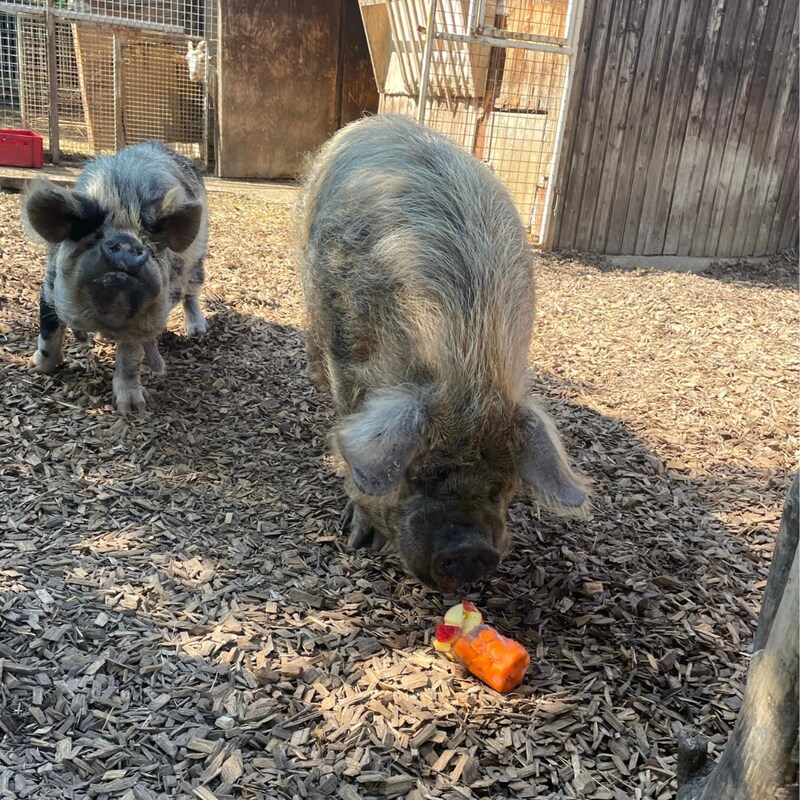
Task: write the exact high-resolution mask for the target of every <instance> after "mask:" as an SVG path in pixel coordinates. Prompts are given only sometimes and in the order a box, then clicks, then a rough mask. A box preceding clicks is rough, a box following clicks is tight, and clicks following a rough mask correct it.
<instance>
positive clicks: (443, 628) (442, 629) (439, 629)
mask: <svg viewBox="0 0 800 800" xmlns="http://www.w3.org/2000/svg"><path fill="white" fill-rule="evenodd" d="M460 632H461V628H459V627H457V626H456V625H437V626H436V641H437V642H452V641H453V640H454V639H457V638H458V634H459V633H460Z"/></svg>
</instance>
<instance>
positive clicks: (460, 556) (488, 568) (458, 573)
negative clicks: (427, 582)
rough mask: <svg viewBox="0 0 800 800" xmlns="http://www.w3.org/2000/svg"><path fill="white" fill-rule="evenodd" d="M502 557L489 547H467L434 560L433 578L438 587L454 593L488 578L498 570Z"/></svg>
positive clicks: (456, 549)
mask: <svg viewBox="0 0 800 800" xmlns="http://www.w3.org/2000/svg"><path fill="white" fill-rule="evenodd" d="M499 563H500V555H499V554H498V552H497V551H496V550H495V549H494V548H493V547H489V545H481V544H478V545H465V546H462V547H455V548H453V549H452V550H448V551H447V552H446V553H441V554H440V555H438V556H436V557H435V558H434V559H433V567H432V570H431V573H432V577H433V579H434V580H435V581H436V584H437V586H439V588H440V589H443V590H445V591H452V590H453V589H457V588H458V587H460V586H465V585H467V584H470V583H476V582H477V581H480V580H483V579H484V578H488V577H489V576H490V575H491V574H492V573H493V572H494V571H495V569H497V565H498V564H499Z"/></svg>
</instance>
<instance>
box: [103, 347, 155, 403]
mask: <svg viewBox="0 0 800 800" xmlns="http://www.w3.org/2000/svg"><path fill="white" fill-rule="evenodd" d="M144 351H145V347H144V346H143V345H141V344H139V343H136V344H132V343H129V342H120V343H119V344H118V345H117V368H116V370H115V372H114V380H113V381H112V383H111V385H112V388H113V391H114V405H115V406H116V407H117V411H119V412H120V413H122V414H127V413H128V412H130V411H144V410H145V409H146V408H147V403H146V402H145V399H144V392H143V390H142V382H141V379H140V377H139V371H140V369H141V366H142V358H143V357H144Z"/></svg>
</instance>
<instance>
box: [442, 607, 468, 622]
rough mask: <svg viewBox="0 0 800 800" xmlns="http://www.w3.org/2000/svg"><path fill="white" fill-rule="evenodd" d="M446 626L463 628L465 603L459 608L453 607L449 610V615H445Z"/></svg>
mask: <svg viewBox="0 0 800 800" xmlns="http://www.w3.org/2000/svg"><path fill="white" fill-rule="evenodd" d="M444 624H445V625H455V626H456V627H459V628H460V627H461V625H463V624H464V605H463V603H459V604H458V605H457V606H453V607H452V608H448V609H447V613H446V614H445V615H444Z"/></svg>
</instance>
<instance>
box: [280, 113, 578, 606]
mask: <svg viewBox="0 0 800 800" xmlns="http://www.w3.org/2000/svg"><path fill="white" fill-rule="evenodd" d="M296 224H297V240H298V261H299V264H300V270H301V275H302V281H303V288H304V294H305V303H306V310H307V317H308V320H307V352H308V362H309V374H310V377H311V378H312V380H313V381H314V382H315V383H316V384H317V385H319V386H321V387H323V388H328V389H329V390H330V391H331V394H332V396H333V404H334V408H335V411H336V413H337V415H338V416H339V417H340V419H339V421H338V424H337V425H336V426H335V429H334V431H333V435H332V437H331V440H332V444H333V447H334V450H335V451H336V452H337V453H338V455H339V456H341V458H342V459H343V460H344V462H346V464H347V468H348V469H347V472H348V475H347V479H346V488H347V492H348V495H349V497H350V500H349V502H348V503H347V505H346V507H345V510H344V512H343V515H342V522H343V526H344V527H345V528H347V529H349V531H350V537H349V544H350V546H351V547H358V546H362V545H369V544H371V545H372V546H373V547H380V546H382V544H383V543H384V540H389V541H390V542H392V543H393V544H394V545H395V547H396V548H397V550H398V551H399V554H400V556H401V558H402V560H403V562H404V563H405V565H406V567H407V568H408V569H409V570H410V571H411V572H413V573H414V574H415V575H416V576H417V577H418V578H419V579H420V580H422V581H423V582H424V583H426V584H428V585H429V586H432V587H436V588H439V589H441V590H443V591H452V590H455V589H457V588H458V587H460V586H463V585H466V584H470V583H473V582H475V581H478V580H480V579H483V578H485V577H487V576H489V575H490V574H491V573H492V572H493V570H494V569H495V568H496V567H497V565H498V563H499V561H500V558H501V556H502V555H503V554H504V553H505V552H506V550H507V548H508V543H509V535H508V532H507V529H506V511H507V508H508V504H509V502H510V500H511V498H512V497H513V495H514V493H515V491H516V490H517V489H518V487H519V485H520V484H521V483H522V482H524V483H526V484H528V485H530V486H531V487H532V489H533V491H534V493H535V494H536V495H537V497H538V498H539V499H540V500H541V501H543V502H544V503H546V504H548V505H549V506H551V507H555V508H556V509H558V510H572V511H580V510H582V509H583V508H584V506H585V504H586V502H587V491H588V482H587V481H586V480H585V479H584V478H582V477H580V476H578V475H576V474H575V473H574V472H573V471H572V469H571V467H570V465H569V463H568V461H567V457H566V455H565V452H564V447H563V446H562V444H561V441H560V439H559V436H558V433H557V432H556V429H555V426H554V425H553V422H552V421H551V419H550V418H549V417H548V416H547V414H546V413H545V412H543V411H542V410H541V409H540V408H538V407H537V406H536V404H535V403H534V402H533V401H532V400H530V399H529V398H528V397H526V371H527V356H528V347H529V344H530V341H531V332H532V324H533V315H534V281H533V253H532V251H531V247H530V244H529V242H528V239H527V236H526V233H525V229H524V228H523V225H522V223H521V222H520V218H519V215H518V213H517V211H516V209H515V207H514V204H513V202H512V200H511V197H510V196H509V194H508V192H507V191H506V190H505V188H504V187H503V186H502V184H501V183H500V181H499V180H498V179H497V178H496V177H494V175H493V174H492V173H491V172H490V170H489V169H487V168H486V167H485V166H484V165H482V164H481V163H479V162H478V161H477V160H476V159H475V158H473V157H472V156H470V155H467V154H466V153H464V152H462V151H461V150H460V149H459V148H457V147H456V146H455V145H454V144H452V143H451V142H450V141H449V140H447V139H446V138H445V137H443V136H441V135H439V134H437V133H433V132H431V131H429V130H426V129H425V128H423V127H421V126H419V125H417V124H416V123H415V122H413V121H411V120H410V119H408V118H404V117H393V116H376V117H370V118H367V119H363V120H359V121H358V122H354V123H352V124H351V125H348V126H347V127H345V128H344V129H343V130H341V131H340V132H339V133H337V134H336V135H335V136H334V137H333V138H332V139H331V140H330V141H329V142H328V143H327V144H326V145H325V146H324V147H323V148H322V149H321V150H320V152H319V153H318V155H317V156H316V158H315V160H314V161H313V163H312V164H311V166H310V168H309V172H308V175H307V177H306V180H305V188H304V191H303V194H302V196H301V198H300V200H299V202H298V206H297V222H296Z"/></svg>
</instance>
